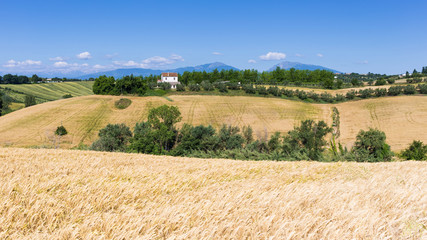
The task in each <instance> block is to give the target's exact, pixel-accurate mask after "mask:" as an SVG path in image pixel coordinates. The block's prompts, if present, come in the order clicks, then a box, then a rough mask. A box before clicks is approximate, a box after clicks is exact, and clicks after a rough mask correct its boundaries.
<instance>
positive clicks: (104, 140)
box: [90, 123, 132, 152]
mask: <svg viewBox="0 0 427 240" xmlns="http://www.w3.org/2000/svg"><path fill="white" fill-rule="evenodd" d="M98 136H99V139H98V140H97V141H95V142H94V143H93V144H92V146H91V147H90V148H91V149H92V150H95V151H108V152H124V151H125V150H126V147H127V144H128V143H129V140H130V139H131V137H132V132H131V131H130V129H129V127H128V126H126V125H124V124H123V123H122V124H108V125H107V126H106V127H105V128H103V129H101V130H100V131H99V134H98Z"/></svg>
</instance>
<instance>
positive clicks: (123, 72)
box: [1, 61, 341, 79]
mask: <svg viewBox="0 0 427 240" xmlns="http://www.w3.org/2000/svg"><path fill="white" fill-rule="evenodd" d="M276 67H280V68H283V69H287V70H288V69H291V68H295V69H298V70H316V69H321V70H323V69H324V70H328V71H332V72H334V73H341V72H339V71H337V70H334V69H330V68H327V67H323V66H318V65H311V64H303V63H299V62H288V61H285V62H281V63H279V64H276V65H274V66H273V67H272V68H270V69H269V70H268V71H273V70H275V69H276ZM215 69H218V71H221V70H230V69H233V70H239V69H238V68H235V67H233V66H230V65H227V64H224V63H221V62H214V63H208V64H203V65H198V66H195V67H182V68H175V69H164V70H156V69H146V68H120V69H115V70H111V71H106V72H97V73H90V74H84V73H83V72H80V71H74V72H69V73H66V74H64V73H58V72H45V73H37V75H39V76H40V77H48V78H50V77H67V78H78V79H89V78H97V77H99V76H101V75H106V76H113V77H114V78H121V77H123V76H127V75H131V74H133V75H135V76H141V75H142V76H148V75H150V74H153V75H160V74H161V73H162V72H176V73H180V74H182V73H184V72H185V71H189V72H192V71H206V72H212V71H213V70H215ZM4 74H6V73H2V74H1V75H4ZM21 74H22V75H27V76H29V77H31V76H32V75H33V74H34V73H21ZM18 75H20V74H18Z"/></svg>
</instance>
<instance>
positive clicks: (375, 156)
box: [352, 129, 393, 162]
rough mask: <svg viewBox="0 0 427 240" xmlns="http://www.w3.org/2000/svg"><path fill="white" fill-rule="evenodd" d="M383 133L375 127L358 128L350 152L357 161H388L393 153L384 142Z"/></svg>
mask: <svg viewBox="0 0 427 240" xmlns="http://www.w3.org/2000/svg"><path fill="white" fill-rule="evenodd" d="M385 140H386V136H385V133H384V132H382V131H380V130H377V129H369V131H363V130H360V132H359V133H358V134H357V137H356V143H355V146H354V147H353V149H352V152H353V153H354V154H355V155H356V158H355V160H356V161H358V162H380V161H390V160H391V157H392V156H393V153H392V152H391V150H390V146H389V145H388V144H387V143H386V141H385Z"/></svg>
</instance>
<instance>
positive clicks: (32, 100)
mask: <svg viewBox="0 0 427 240" xmlns="http://www.w3.org/2000/svg"><path fill="white" fill-rule="evenodd" d="M24 103H25V107H29V106H33V105H36V104H37V103H36V97H34V96H33V95H25V100H24Z"/></svg>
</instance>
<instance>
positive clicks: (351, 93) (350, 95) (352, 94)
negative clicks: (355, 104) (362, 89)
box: [345, 90, 356, 100]
mask: <svg viewBox="0 0 427 240" xmlns="http://www.w3.org/2000/svg"><path fill="white" fill-rule="evenodd" d="M345 97H346V98H347V99H348V100H352V99H354V98H355V97H356V91H354V90H351V91H348V92H347V93H346V94H345Z"/></svg>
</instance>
